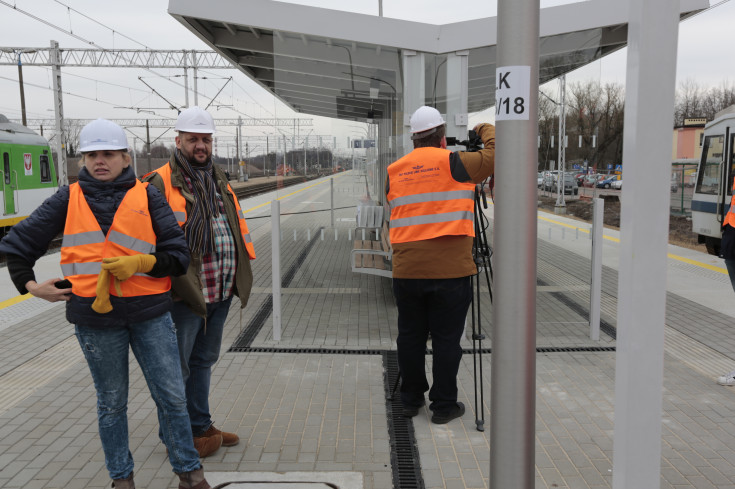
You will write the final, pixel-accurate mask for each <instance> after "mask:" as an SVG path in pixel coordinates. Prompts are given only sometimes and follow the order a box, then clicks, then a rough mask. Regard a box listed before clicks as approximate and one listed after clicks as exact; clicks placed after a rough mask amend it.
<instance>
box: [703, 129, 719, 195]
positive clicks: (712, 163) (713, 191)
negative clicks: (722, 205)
mask: <svg viewBox="0 0 735 489" xmlns="http://www.w3.org/2000/svg"><path fill="white" fill-rule="evenodd" d="M724 146H725V137H724V136H723V135H718V136H707V137H706V138H705V139H704V148H702V164H701V165H700V168H702V170H701V171H700V172H699V174H698V175H697V190H696V191H697V192H698V193H701V194H709V195H717V191H718V190H719V188H720V164H721V163H722V152H723V149H724Z"/></svg>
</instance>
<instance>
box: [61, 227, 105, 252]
mask: <svg viewBox="0 0 735 489" xmlns="http://www.w3.org/2000/svg"><path fill="white" fill-rule="evenodd" d="M104 242H105V235H104V234H102V231H87V232H84V233H75V234H64V239H63V240H62V241H61V246H62V247H63V248H70V247H72V246H83V245H90V244H96V243H104Z"/></svg>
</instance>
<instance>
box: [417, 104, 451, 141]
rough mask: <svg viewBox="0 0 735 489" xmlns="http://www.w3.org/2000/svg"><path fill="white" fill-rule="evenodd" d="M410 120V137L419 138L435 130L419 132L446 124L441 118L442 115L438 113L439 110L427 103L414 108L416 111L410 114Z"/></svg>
mask: <svg viewBox="0 0 735 489" xmlns="http://www.w3.org/2000/svg"><path fill="white" fill-rule="evenodd" d="M410 122H411V134H412V136H411V139H419V138H421V137H424V136H428V135H429V134H431V133H433V132H435V131H432V132H430V133H427V134H419V133H425V132H426V131H428V130H430V129H434V128H436V127H439V126H443V125H444V124H446V122H444V119H442V115H441V114H440V113H439V111H438V110H436V109H435V108H434V107H429V106H427V105H424V106H423V107H419V108H418V109H416V112H414V113H413V115H412V116H411V121H410Z"/></svg>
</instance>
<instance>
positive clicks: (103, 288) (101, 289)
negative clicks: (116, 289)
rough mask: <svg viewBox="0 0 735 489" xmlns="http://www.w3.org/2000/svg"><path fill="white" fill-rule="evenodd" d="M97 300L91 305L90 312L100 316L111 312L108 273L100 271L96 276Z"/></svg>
mask: <svg viewBox="0 0 735 489" xmlns="http://www.w3.org/2000/svg"><path fill="white" fill-rule="evenodd" d="M96 293H97V298H96V299H95V300H94V302H93V303H92V310H93V311H94V312H97V313H100V314H107V313H108V312H110V311H112V304H110V272H108V271H107V270H100V274H99V275H98V276H97V290H96Z"/></svg>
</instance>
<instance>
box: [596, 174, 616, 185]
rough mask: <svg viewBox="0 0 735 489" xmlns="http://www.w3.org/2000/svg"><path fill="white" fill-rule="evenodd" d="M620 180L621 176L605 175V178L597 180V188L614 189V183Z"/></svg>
mask: <svg viewBox="0 0 735 489" xmlns="http://www.w3.org/2000/svg"><path fill="white" fill-rule="evenodd" d="M620 178H621V177H620V175H605V176H604V177H603V178H600V179H599V180H597V188H610V187H612V183H613V182H614V181H616V180H618V179H620Z"/></svg>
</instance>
